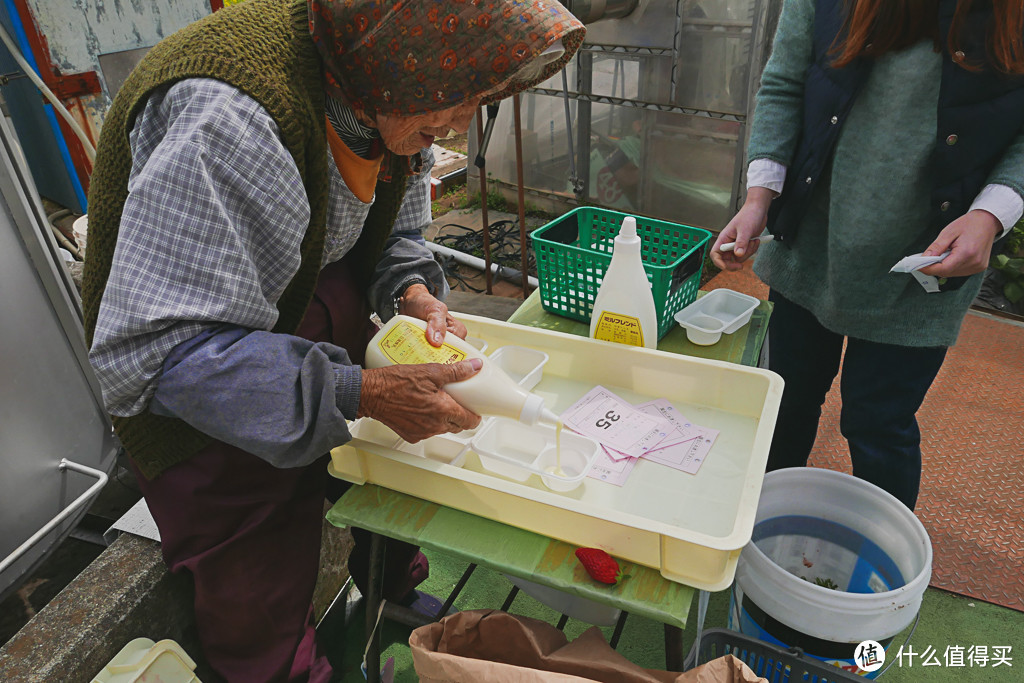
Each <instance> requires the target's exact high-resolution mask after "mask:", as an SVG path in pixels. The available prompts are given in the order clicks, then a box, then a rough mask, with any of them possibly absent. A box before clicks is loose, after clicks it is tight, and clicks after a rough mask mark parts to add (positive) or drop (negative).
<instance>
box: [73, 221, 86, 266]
mask: <svg viewBox="0 0 1024 683" xmlns="http://www.w3.org/2000/svg"><path fill="white" fill-rule="evenodd" d="M71 233H72V234H73V235H74V237H75V244H76V245H77V246H78V253H79V254H80V255H81V256H82V258H83V259H84V258H85V242H86V239H87V238H88V236H89V216H88V214H86V215H85V216H79V217H78V218H76V219H75V222H74V223H72V224H71Z"/></svg>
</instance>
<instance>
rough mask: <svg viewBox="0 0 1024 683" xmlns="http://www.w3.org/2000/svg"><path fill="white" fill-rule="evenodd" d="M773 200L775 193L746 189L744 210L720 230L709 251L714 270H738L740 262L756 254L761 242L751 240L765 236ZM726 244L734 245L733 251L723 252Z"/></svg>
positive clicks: (754, 188)
mask: <svg viewBox="0 0 1024 683" xmlns="http://www.w3.org/2000/svg"><path fill="white" fill-rule="evenodd" d="M774 197H775V193H774V192H773V191H771V190H769V189H768V188H765V187H751V188H749V189H748V191H747V200H746V201H745V202H744V203H743V207H742V208H741V209H740V210H739V211H738V212H737V213H736V215H735V216H733V219H732V220H731V221H729V224H728V225H726V226H725V227H724V228H723V229H722V232H720V233H719V234H718V239H717V240H715V244H714V246H712V247H711V261H712V262H713V263H714V264H715V265H716V266H718V267H719V268H721V269H722V270H740V269H742V268H743V262H744V261H746V260H747V259H749V258H750V257H751V256H753V255H754V254H755V253H756V252H757V247H758V245H759V244H760V242H758V241H754V242H751V241H750V240H751V238H753V237H757V236H758V235H760V234H761V233H762V232H764V227H765V225H767V223H768V206H769V205H770V204H771V201H772V199H773V198H774ZM726 242H735V243H736V247H735V248H734V249H733V250H732V251H722V250H721V246H722V245H723V244H725V243H726Z"/></svg>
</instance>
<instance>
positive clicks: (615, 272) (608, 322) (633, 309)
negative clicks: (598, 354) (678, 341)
mask: <svg viewBox="0 0 1024 683" xmlns="http://www.w3.org/2000/svg"><path fill="white" fill-rule="evenodd" d="M590 336H591V338H592V339H603V340H605V341H612V342H619V343H620V344H631V345H632V346H644V347H647V348H648V349H655V348H657V347H658V313H657V310H656V309H655V307H654V294H653V293H652V292H651V283H650V281H648V279H647V274H646V273H645V272H644V263H643V260H642V259H641V258H640V236H639V235H637V234H636V219H635V218H633V217H632V216H626V218H624V219H623V221H622V227H620V228H619V234H618V235H617V236H616V237H615V246H614V247H613V249H612V262H611V264H609V266H608V271H607V272H606V273H605V274H604V280H602V281H601V287H600V289H598V290H597V297H596V298H595V299H594V312H593V314H592V315H591V318H590Z"/></svg>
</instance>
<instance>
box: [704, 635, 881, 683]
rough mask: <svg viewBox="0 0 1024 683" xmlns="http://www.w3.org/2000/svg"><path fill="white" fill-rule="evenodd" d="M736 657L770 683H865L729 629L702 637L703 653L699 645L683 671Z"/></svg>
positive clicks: (818, 662)
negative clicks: (854, 682)
mask: <svg viewBox="0 0 1024 683" xmlns="http://www.w3.org/2000/svg"><path fill="white" fill-rule="evenodd" d="M725 655H733V656H734V657H736V658H737V659H741V660H743V663H744V664H746V665H747V666H749V667H750V668H751V669H753V670H754V673H756V674H757V675H758V676H761V677H763V678H766V679H768V682H769V683H788V682H790V681H792V682H793V683H796V681H800V682H801V683H832V682H833V681H863V680H864V679H863V678H861V677H860V676H857V675H855V674H852V673H850V672H848V671H843V670H842V669H840V668H838V667H835V666H832V665H831V664H826V663H825V662H822V661H821V660H819V659H814V658H811V657H807V656H805V655H804V654H803V653H802V652H801V651H800V649H799V648H792V649H790V650H783V649H782V648H781V647H777V646H775V645H771V644H769V643H765V642H763V641H760V640H757V639H755V638H751V637H749V636H745V635H743V634H742V633H737V632H736V631H731V630H729V629H726V628H709V629H707V630H706V631H703V632H702V633H701V635H700V651H699V652H698V651H697V643H694V647H693V649H691V650H690V654H689V655H688V656H687V658H686V663H685V665H684V668H685V669H686V670H687V671H689V670H690V669H692V668H693V667H695V666H698V665H700V664H704V663H706V662H709V661H711V660H712V659H717V658H718V657H723V656H725Z"/></svg>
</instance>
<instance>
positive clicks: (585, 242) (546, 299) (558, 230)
mask: <svg viewBox="0 0 1024 683" xmlns="http://www.w3.org/2000/svg"><path fill="white" fill-rule="evenodd" d="M627 215H634V214H624V213H619V212H618V211H608V210H607V209H598V208H594V207H581V208H578V209H573V210H572V211H570V212H569V213H567V214H565V215H564V216H561V217H560V218H558V219H556V220H554V221H552V222H550V223H548V224H547V225H545V226H543V227H541V228H538V229H536V230H534V231H533V233H532V234H531V237H532V238H533V250H534V254H535V255H536V258H537V279H538V281H539V283H540V300H541V304H542V305H543V307H544V310H546V311H550V312H551V313H557V314H558V315H563V316H566V317H567V318H572V319H574V320H579V321H582V322H585V323H589V322H590V315H591V312H592V311H593V309H594V298H595V297H596V296H597V290H598V288H599V287H600V286H601V281H602V280H603V279H604V274H605V271H606V270H607V269H608V264H609V263H611V260H612V248H613V247H614V244H615V236H616V235H618V234H619V227H620V226H621V225H622V219H623V218H625V217H626V216H627ZM636 231H637V233H638V234H639V235H640V237H641V240H642V243H641V244H642V246H641V257H642V258H643V261H644V270H646V271H647V279H648V280H650V281H651V285H652V289H653V292H654V305H655V308H656V309H657V312H658V338H659V339H660V338H661V337H663V336H665V334H666V333H667V332H668V331H669V330H670V329H672V326H673V325H675V320H673V316H674V315H675V314H676V312H678V311H679V310H681V309H683V308H684V307H686V306H689V305H690V304H692V303H693V302H694V300H696V298H697V289H698V287H699V286H700V274H701V271H702V270H703V268H704V251H705V249H706V248H707V243H708V240H709V239H710V237H711V233H710V232H708V231H707V230H703V229H701V228H693V227H690V226H688V225H680V224H678V223H668V222H666V221H659V220H655V219H653V218H646V217H644V216H636Z"/></svg>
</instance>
